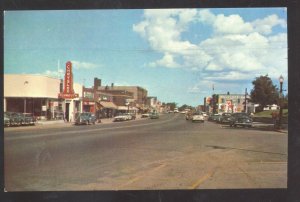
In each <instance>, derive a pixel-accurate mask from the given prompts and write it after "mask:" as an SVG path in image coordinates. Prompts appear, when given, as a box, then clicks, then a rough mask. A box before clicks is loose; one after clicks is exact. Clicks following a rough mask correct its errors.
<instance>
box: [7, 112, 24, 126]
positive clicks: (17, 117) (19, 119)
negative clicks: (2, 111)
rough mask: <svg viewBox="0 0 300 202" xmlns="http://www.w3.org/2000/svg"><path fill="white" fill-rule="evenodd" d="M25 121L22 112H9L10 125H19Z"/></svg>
mask: <svg viewBox="0 0 300 202" xmlns="http://www.w3.org/2000/svg"><path fill="white" fill-rule="evenodd" d="M23 122H25V119H24V117H23V114H22V113H18V112H11V113H10V125H11V126H21V125H22V124H23Z"/></svg>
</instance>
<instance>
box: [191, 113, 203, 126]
mask: <svg viewBox="0 0 300 202" xmlns="http://www.w3.org/2000/svg"><path fill="white" fill-rule="evenodd" d="M192 121H193V122H195V121H200V122H202V123H204V116H203V114H202V113H201V112H194V113H193V116H192Z"/></svg>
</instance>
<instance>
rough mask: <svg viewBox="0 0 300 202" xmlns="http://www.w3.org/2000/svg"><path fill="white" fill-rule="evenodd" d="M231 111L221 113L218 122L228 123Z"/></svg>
mask: <svg viewBox="0 0 300 202" xmlns="http://www.w3.org/2000/svg"><path fill="white" fill-rule="evenodd" d="M230 118H231V113H223V114H222V115H221V116H220V117H219V120H218V122H219V123H222V124H223V123H230Z"/></svg>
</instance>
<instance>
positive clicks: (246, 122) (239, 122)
mask: <svg viewBox="0 0 300 202" xmlns="http://www.w3.org/2000/svg"><path fill="white" fill-rule="evenodd" d="M229 125H230V127H232V126H234V127H236V126H243V127H252V118H251V117H250V116H249V115H248V114H247V113H243V112H240V113H233V114H232V115H231V117H230V122H229Z"/></svg>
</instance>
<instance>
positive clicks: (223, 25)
mask: <svg viewBox="0 0 300 202" xmlns="http://www.w3.org/2000/svg"><path fill="white" fill-rule="evenodd" d="M213 27H214V30H215V32H217V33H221V34H247V33H250V32H252V31H253V28H252V26H251V24H250V23H247V22H244V20H243V19H242V18H241V17H240V16H239V15H230V16H224V15H223V14H221V15H217V16H216V18H215V21H214V22H213Z"/></svg>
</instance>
